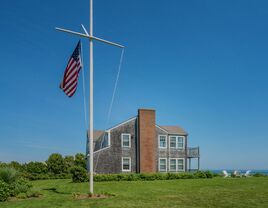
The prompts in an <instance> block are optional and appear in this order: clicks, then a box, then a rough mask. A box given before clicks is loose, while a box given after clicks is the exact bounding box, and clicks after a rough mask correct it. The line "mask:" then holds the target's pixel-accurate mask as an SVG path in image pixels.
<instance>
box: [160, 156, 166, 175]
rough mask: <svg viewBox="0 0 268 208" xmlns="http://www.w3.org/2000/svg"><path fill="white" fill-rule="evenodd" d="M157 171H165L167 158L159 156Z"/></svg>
mask: <svg viewBox="0 0 268 208" xmlns="http://www.w3.org/2000/svg"><path fill="white" fill-rule="evenodd" d="M159 171H160V172H167V158H159Z"/></svg>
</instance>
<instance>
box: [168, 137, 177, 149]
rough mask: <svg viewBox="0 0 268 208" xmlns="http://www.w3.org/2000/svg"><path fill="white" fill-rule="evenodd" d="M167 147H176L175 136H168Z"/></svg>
mask: <svg viewBox="0 0 268 208" xmlns="http://www.w3.org/2000/svg"><path fill="white" fill-rule="evenodd" d="M169 147H170V148H176V137H174V136H171V137H169Z"/></svg>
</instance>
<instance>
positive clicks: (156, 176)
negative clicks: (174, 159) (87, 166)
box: [94, 171, 213, 182]
mask: <svg viewBox="0 0 268 208" xmlns="http://www.w3.org/2000/svg"><path fill="white" fill-rule="evenodd" d="M198 178H213V174H212V173H211V172H209V171H197V172H195V173H187V172H182V173H125V174H123V173H121V174H96V175H95V176H94V181H96V182H101V181H154V180H175V179H198Z"/></svg>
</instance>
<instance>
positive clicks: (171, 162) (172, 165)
mask: <svg viewBox="0 0 268 208" xmlns="http://www.w3.org/2000/svg"><path fill="white" fill-rule="evenodd" d="M169 171H171V172H176V159H170V160H169Z"/></svg>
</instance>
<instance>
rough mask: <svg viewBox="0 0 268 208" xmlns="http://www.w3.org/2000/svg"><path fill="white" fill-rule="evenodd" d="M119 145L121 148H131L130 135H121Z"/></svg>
mask: <svg viewBox="0 0 268 208" xmlns="http://www.w3.org/2000/svg"><path fill="white" fill-rule="evenodd" d="M121 144H122V147H128V148H130V147H131V135H130V134H121Z"/></svg>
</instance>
